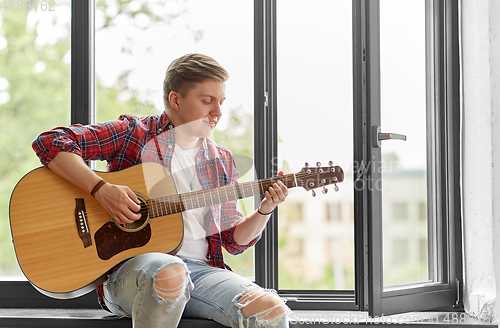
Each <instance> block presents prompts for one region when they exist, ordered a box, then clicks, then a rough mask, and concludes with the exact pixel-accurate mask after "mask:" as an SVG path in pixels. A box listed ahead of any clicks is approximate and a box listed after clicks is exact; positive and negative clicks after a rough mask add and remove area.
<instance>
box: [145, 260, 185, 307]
mask: <svg viewBox="0 0 500 328" xmlns="http://www.w3.org/2000/svg"><path fill="white" fill-rule="evenodd" d="M186 279H187V271H186V269H185V268H184V266H182V265H181V264H178V263H175V264H171V265H168V266H165V267H163V268H161V269H160V270H158V272H157V273H156V275H155V277H154V281H153V288H154V290H155V292H156V295H157V296H158V298H160V299H162V300H167V299H168V300H172V301H173V300H175V299H177V298H179V297H180V296H181V295H182V293H183V291H184V288H185V286H186Z"/></svg>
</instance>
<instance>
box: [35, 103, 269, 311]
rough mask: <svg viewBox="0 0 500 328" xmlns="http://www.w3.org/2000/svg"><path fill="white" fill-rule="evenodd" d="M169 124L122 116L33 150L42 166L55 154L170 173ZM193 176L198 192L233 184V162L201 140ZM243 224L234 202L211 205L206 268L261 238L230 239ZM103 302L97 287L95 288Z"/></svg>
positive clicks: (56, 136) (59, 134)
mask: <svg viewBox="0 0 500 328" xmlns="http://www.w3.org/2000/svg"><path fill="white" fill-rule="evenodd" d="M172 128H173V125H172V123H171V122H170V121H169V119H168V117H167V116H166V115H165V113H162V114H161V115H151V116H146V117H142V118H140V117H137V116H133V115H122V116H120V117H119V118H118V120H115V121H109V122H105V123H97V124H92V125H79V124H77V125H72V126H70V127H60V128H55V129H53V130H51V131H48V132H44V133H42V134H41V135H40V136H38V138H37V139H36V140H35V141H34V142H33V145H32V146H33V149H34V150H35V152H36V154H37V155H38V157H39V158H40V161H41V163H42V164H43V165H47V164H48V163H49V162H50V161H51V160H52V159H54V157H55V156H56V155H57V154H58V153H59V152H60V151H66V152H71V153H75V154H78V155H80V156H81V157H82V158H83V159H84V160H105V161H107V163H108V164H107V169H108V171H110V172H113V171H119V170H123V169H126V168H128V167H130V166H133V165H136V164H140V163H144V162H156V163H160V164H162V165H164V166H165V167H166V168H167V169H168V170H170V168H171V165H170V163H171V160H172V156H173V152H174V148H175V139H174V133H173V131H171V129H172ZM196 167H197V171H198V177H199V179H200V182H201V185H202V186H203V189H212V188H216V187H220V186H224V185H228V184H235V183H237V180H238V170H237V168H236V165H235V162H234V157H233V156H232V154H231V153H230V152H229V151H228V150H227V149H225V148H224V147H222V146H220V145H218V144H216V143H215V142H213V141H212V140H210V139H209V138H206V139H203V140H202V151H200V152H199V153H198V154H197V156H196ZM241 219H243V215H242V214H241V213H240V211H239V210H238V204H237V201H230V202H226V203H223V204H217V205H211V206H210V211H209V215H207V217H206V218H205V221H206V227H207V235H208V236H207V240H208V254H207V260H208V262H209V264H210V265H211V266H215V267H219V268H226V269H230V268H229V266H227V265H226V264H225V263H224V259H223V256H222V247H224V248H225V249H226V250H227V251H228V252H229V253H231V254H240V253H241V252H243V251H244V250H246V249H247V248H248V247H251V246H253V245H254V244H255V243H256V242H257V241H258V240H259V238H260V237H257V238H256V239H255V240H253V241H252V242H250V243H249V244H248V245H244V246H242V245H238V244H237V243H236V242H235V240H234V236H233V235H234V230H235V227H236V225H237V224H238V223H239V222H240V220H241ZM97 292H98V295H99V303H100V304H101V306H104V308H105V305H104V303H103V302H102V286H99V287H98V289H97Z"/></svg>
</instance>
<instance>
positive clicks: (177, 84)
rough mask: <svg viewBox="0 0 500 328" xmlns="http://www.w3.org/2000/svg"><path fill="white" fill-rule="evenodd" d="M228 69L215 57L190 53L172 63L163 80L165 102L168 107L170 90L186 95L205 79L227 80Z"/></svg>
mask: <svg viewBox="0 0 500 328" xmlns="http://www.w3.org/2000/svg"><path fill="white" fill-rule="evenodd" d="M228 78H229V74H228V73H227V71H226V70H225V69H224V68H223V67H222V66H221V65H220V64H219V63H218V62H216V61H215V60H214V59H213V58H211V57H209V56H206V55H202V54H188V55H184V56H182V57H180V58H177V59H175V60H173V61H172V63H170V65H169V66H168V68H167V72H166V73H165V80H164V81H163V103H164V104H165V106H166V107H167V108H168V107H169V100H168V97H169V95H170V92H172V91H175V92H178V93H180V95H181V96H182V97H185V96H186V95H187V94H188V92H189V90H190V89H191V88H192V87H194V86H195V84H196V83H199V82H202V81H205V80H216V81H220V82H225V81H227V79H228Z"/></svg>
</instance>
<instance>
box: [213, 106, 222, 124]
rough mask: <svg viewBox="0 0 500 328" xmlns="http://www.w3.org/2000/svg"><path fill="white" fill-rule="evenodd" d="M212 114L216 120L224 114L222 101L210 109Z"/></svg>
mask: <svg viewBox="0 0 500 328" xmlns="http://www.w3.org/2000/svg"><path fill="white" fill-rule="evenodd" d="M210 115H211V116H212V117H213V118H214V121H215V122H217V121H219V119H220V117H221V116H222V110H221V104H220V103H215V105H214V107H213V108H212V110H211V111H210Z"/></svg>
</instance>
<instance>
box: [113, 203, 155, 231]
mask: <svg viewBox="0 0 500 328" xmlns="http://www.w3.org/2000/svg"><path fill="white" fill-rule="evenodd" d="M138 197H140V196H139V195H138ZM139 200H140V201H141V209H140V210H139V212H136V213H139V214H141V218H140V219H139V220H136V221H134V222H132V223H126V224H116V225H117V226H118V228H120V229H121V230H123V231H127V232H134V231H139V230H141V229H143V228H144V227H145V226H146V225H147V224H148V223H149V212H148V206H147V204H146V203H145V202H144V200H143V199H142V198H139ZM115 223H116V222H115Z"/></svg>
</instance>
